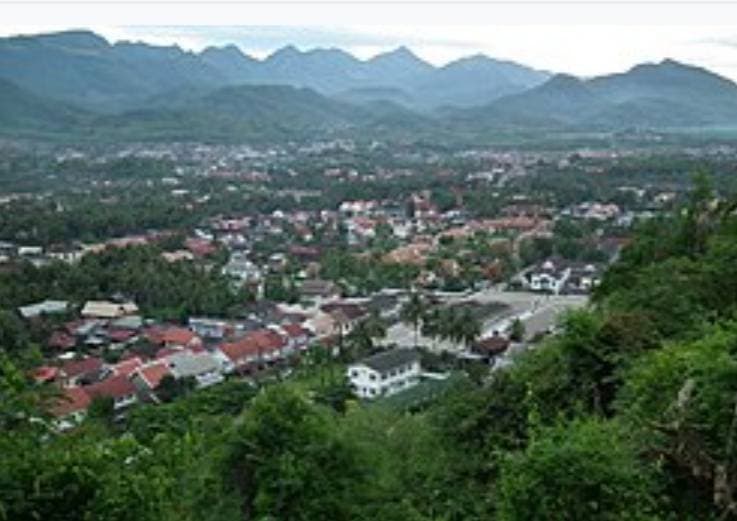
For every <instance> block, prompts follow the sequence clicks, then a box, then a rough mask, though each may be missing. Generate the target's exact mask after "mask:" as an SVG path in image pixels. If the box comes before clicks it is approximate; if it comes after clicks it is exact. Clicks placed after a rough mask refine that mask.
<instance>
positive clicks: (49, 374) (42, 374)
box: [33, 365, 59, 382]
mask: <svg viewBox="0 0 737 521" xmlns="http://www.w3.org/2000/svg"><path fill="white" fill-rule="evenodd" d="M58 374H59V368H58V367H50V366H46V365H44V366H41V367H38V368H37V369H36V370H35V371H33V379H34V380H36V381H37V382H48V381H49V380H53V379H54V378H56V376H57V375H58Z"/></svg>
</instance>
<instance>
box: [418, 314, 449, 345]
mask: <svg viewBox="0 0 737 521" xmlns="http://www.w3.org/2000/svg"><path fill="white" fill-rule="evenodd" d="M444 320H445V316H444V313H443V312H442V311H441V310H440V309H439V308H432V309H429V310H427V311H426V312H425V313H424V314H423V315H422V336H425V337H428V338H432V339H433V341H436V340H442V339H444V338H445V328H444Z"/></svg>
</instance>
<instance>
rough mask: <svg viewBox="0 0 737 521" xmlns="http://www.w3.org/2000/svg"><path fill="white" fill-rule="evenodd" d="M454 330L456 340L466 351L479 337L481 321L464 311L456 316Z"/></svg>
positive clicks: (469, 312) (467, 310)
mask: <svg viewBox="0 0 737 521" xmlns="http://www.w3.org/2000/svg"><path fill="white" fill-rule="evenodd" d="M454 329H455V334H456V339H457V340H458V341H460V342H461V344H463V347H464V348H466V349H467V348H468V346H470V345H471V344H472V343H474V342H475V341H476V340H477V339H478V338H479V337H480V336H481V321H480V320H479V319H478V318H476V316H475V315H474V314H473V312H472V311H471V310H469V309H466V310H464V311H462V312H461V313H459V314H458V318H457V320H456V321H455V323H454Z"/></svg>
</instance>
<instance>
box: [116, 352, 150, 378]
mask: <svg viewBox="0 0 737 521" xmlns="http://www.w3.org/2000/svg"><path fill="white" fill-rule="evenodd" d="M142 364H143V362H142V361H141V359H140V358H139V357H137V356H136V357H134V358H129V359H128V360H123V361H121V362H118V363H117V364H115V365H114V366H113V371H115V374H122V375H125V376H130V374H131V373H133V372H134V371H135V370H136V369H138V368H139V367H141V365H142Z"/></svg>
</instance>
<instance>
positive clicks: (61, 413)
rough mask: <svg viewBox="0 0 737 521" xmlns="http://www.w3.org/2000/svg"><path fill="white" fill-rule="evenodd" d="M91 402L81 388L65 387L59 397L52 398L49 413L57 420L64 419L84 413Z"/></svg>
mask: <svg viewBox="0 0 737 521" xmlns="http://www.w3.org/2000/svg"><path fill="white" fill-rule="evenodd" d="M91 401H92V400H91V399H90V396H89V395H88V394H87V392H86V391H85V390H84V388H83V387H67V388H66V389H64V391H63V394H62V395H61V396H59V397H56V398H54V400H53V401H52V404H51V407H50V412H51V414H53V415H54V416H56V417H57V418H64V417H67V416H71V415H73V414H78V413H81V412H84V411H86V410H87V407H89V405H90V402H91Z"/></svg>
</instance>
